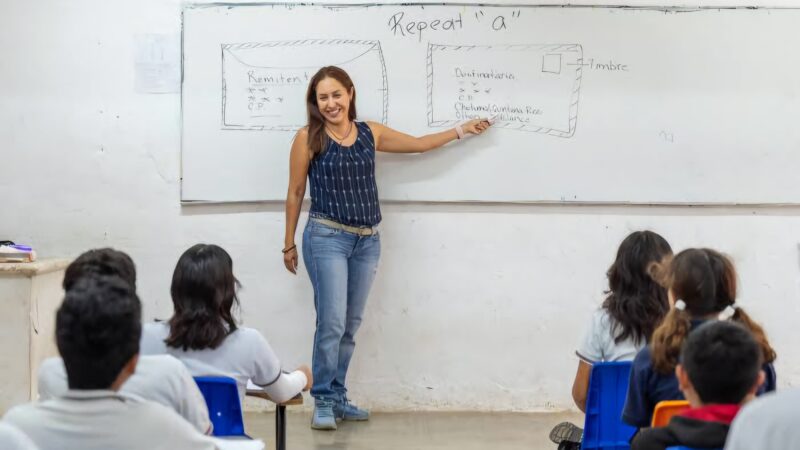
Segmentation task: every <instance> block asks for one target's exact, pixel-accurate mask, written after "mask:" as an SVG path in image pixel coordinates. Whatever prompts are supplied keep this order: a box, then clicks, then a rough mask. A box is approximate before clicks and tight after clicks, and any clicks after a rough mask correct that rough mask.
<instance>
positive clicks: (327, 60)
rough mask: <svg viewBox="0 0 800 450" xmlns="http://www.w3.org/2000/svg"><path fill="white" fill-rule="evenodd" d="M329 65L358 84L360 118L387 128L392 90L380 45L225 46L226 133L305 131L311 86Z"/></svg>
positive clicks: (324, 42)
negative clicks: (313, 77) (228, 131)
mask: <svg viewBox="0 0 800 450" xmlns="http://www.w3.org/2000/svg"><path fill="white" fill-rule="evenodd" d="M329 65H334V66H338V67H341V68H342V69H344V70H345V71H347V73H348V74H349V75H350V77H351V78H352V79H353V83H354V84H355V86H356V89H357V93H356V106H357V107H358V116H359V118H360V119H369V120H375V121H379V122H383V123H385V122H386V113H387V106H388V90H387V83H386V67H385V64H384V61H383V53H382V52H381V46H380V43H379V42H378V41H356V40H344V39H332V40H302V41H278V42H260V43H247V44H223V45H222V129H228V130H297V129H299V128H302V127H303V126H305V125H306V122H307V117H306V102H305V96H306V89H307V88H308V82H309V80H310V79H311V77H312V76H314V73H316V71H317V70H319V68H320V67H322V66H329Z"/></svg>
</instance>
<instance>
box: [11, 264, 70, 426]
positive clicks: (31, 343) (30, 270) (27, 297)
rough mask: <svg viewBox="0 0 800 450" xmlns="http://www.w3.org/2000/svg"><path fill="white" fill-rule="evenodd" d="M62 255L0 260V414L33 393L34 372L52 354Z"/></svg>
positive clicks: (35, 392) (60, 296)
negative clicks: (14, 260) (26, 259)
mask: <svg viewBox="0 0 800 450" xmlns="http://www.w3.org/2000/svg"><path fill="white" fill-rule="evenodd" d="M68 264H69V260H66V259H50V260H40V261H35V262H32V263H0V346H2V351H0V413H3V414H5V412H6V411H7V410H8V409H9V408H11V407H12V406H14V405H18V404H20V403H26V402H28V401H30V400H34V399H36V398H37V397H38V389H37V384H36V375H37V373H38V371H39V364H40V363H41V361H42V360H43V359H45V358H48V357H50V356H57V355H58V350H57V349H56V343H55V313H56V310H57V309H58V305H60V304H61V300H62V299H63V297H64V291H63V290H62V289H61V281H62V280H63V279H64V269H65V268H66V267H67V265H68Z"/></svg>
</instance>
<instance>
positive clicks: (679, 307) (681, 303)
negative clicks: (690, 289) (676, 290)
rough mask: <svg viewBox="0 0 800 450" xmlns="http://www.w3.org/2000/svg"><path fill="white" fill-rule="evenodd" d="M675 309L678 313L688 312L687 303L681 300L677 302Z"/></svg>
mask: <svg viewBox="0 0 800 450" xmlns="http://www.w3.org/2000/svg"><path fill="white" fill-rule="evenodd" d="M675 309H677V310H678V311H686V302H684V301H683V300H680V299H678V300H675Z"/></svg>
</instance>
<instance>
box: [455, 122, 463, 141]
mask: <svg viewBox="0 0 800 450" xmlns="http://www.w3.org/2000/svg"><path fill="white" fill-rule="evenodd" d="M456 134H457V135H458V138H459V139H464V129H463V128H461V125H456Z"/></svg>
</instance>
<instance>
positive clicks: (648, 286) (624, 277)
mask: <svg viewBox="0 0 800 450" xmlns="http://www.w3.org/2000/svg"><path fill="white" fill-rule="evenodd" d="M671 254H672V249H671V248H670V246H669V243H668V242H667V241H666V239H664V238H663V237H661V236H660V235H659V234H657V233H654V232H652V231H635V232H633V233H631V234H629V235H628V237H626V238H625V239H624V240H623V241H622V243H621V244H620V246H619V250H617V258H616V259H615V260H614V263H613V264H612V265H611V267H610V268H609V269H608V297H606V300H605V302H604V303H603V308H605V309H606V310H607V311H608V314H609V315H610V316H611V317H612V318H613V319H614V320H613V323H614V331H615V340H616V342H621V341H623V340H625V339H627V338H633V339H634V340H635V341H636V342H645V341H648V340H649V339H650V336H651V335H652V334H653V330H654V329H655V327H656V325H658V323H659V322H660V321H661V319H662V318H663V317H664V315H665V314H666V313H667V310H668V309H669V305H668V303H667V291H666V289H664V287H662V286H661V285H660V284H658V283H657V282H656V281H655V280H654V279H653V278H652V277H651V276H650V273H649V269H650V267H651V266H652V265H653V263H658V262H660V261H661V260H662V259H664V258H665V257H667V256H670V255H671Z"/></svg>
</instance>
